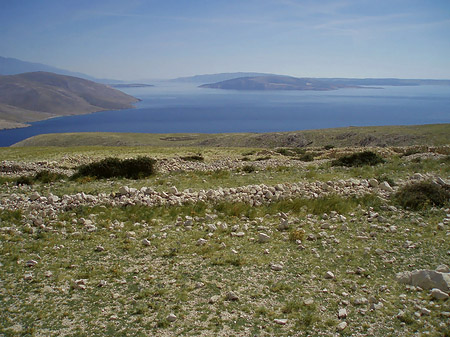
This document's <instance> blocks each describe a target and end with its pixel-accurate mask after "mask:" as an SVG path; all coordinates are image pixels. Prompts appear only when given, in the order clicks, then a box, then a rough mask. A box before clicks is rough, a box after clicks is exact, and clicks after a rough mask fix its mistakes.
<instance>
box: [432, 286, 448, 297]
mask: <svg viewBox="0 0 450 337" xmlns="http://www.w3.org/2000/svg"><path fill="white" fill-rule="evenodd" d="M431 297H433V298H434V299H437V300H446V299H447V298H449V296H448V294H447V293H444V292H443V291H442V290H440V289H437V288H433V289H431Z"/></svg>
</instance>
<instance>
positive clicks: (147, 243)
mask: <svg viewBox="0 0 450 337" xmlns="http://www.w3.org/2000/svg"><path fill="white" fill-rule="evenodd" d="M142 244H143V245H144V246H147V247H148V246H150V244H151V243H150V241H149V240H148V239H143V240H142Z"/></svg>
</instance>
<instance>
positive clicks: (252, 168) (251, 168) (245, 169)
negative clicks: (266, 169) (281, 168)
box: [242, 165, 256, 173]
mask: <svg viewBox="0 0 450 337" xmlns="http://www.w3.org/2000/svg"><path fill="white" fill-rule="evenodd" d="M242 171H243V172H247V173H252V172H255V171H256V167H255V166H253V165H245V166H244V167H242Z"/></svg>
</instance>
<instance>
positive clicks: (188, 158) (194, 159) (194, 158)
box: [181, 154, 205, 161]
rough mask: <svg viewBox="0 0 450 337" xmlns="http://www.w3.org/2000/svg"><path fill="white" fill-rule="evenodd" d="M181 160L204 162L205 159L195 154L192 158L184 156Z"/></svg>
mask: <svg viewBox="0 0 450 337" xmlns="http://www.w3.org/2000/svg"><path fill="white" fill-rule="evenodd" d="M181 159H183V160H185V161H204V160H205V158H203V156H202V155H201V154H195V155H192V156H184V157H181Z"/></svg>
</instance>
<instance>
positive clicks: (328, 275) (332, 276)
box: [325, 271, 334, 280]
mask: <svg viewBox="0 0 450 337" xmlns="http://www.w3.org/2000/svg"><path fill="white" fill-rule="evenodd" d="M325 279H327V280H331V279H334V274H333V273H332V272H331V271H327V272H326V273H325Z"/></svg>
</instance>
